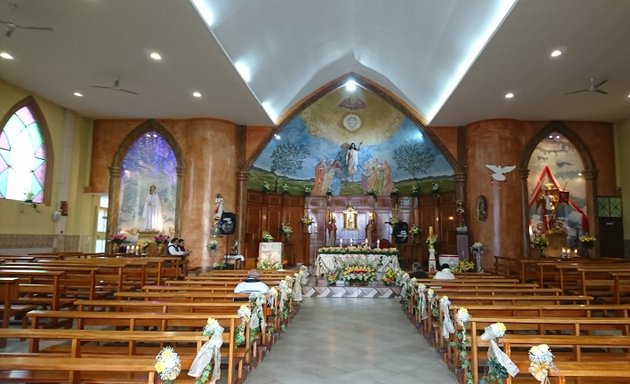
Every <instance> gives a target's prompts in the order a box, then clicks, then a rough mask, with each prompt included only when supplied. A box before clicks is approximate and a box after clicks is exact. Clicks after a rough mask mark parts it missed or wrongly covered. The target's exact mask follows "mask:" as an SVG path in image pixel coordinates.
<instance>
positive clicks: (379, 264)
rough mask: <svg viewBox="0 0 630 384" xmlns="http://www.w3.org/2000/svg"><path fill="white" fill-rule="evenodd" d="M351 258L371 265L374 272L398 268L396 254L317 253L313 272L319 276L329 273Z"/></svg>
mask: <svg viewBox="0 0 630 384" xmlns="http://www.w3.org/2000/svg"><path fill="white" fill-rule="evenodd" d="M351 260H360V261H362V262H366V263H367V264H370V265H373V266H374V268H375V269H376V272H383V273H384V272H385V271H387V269H388V268H400V264H398V255H392V254H389V255H384V254H371V253H358V254H357V253H348V254H343V253H341V254H340V253H335V254H330V253H320V254H318V255H317V260H316V265H317V268H316V270H315V273H316V275H317V276H321V275H323V274H326V273H330V272H333V271H335V270H336V269H338V268H339V267H341V266H342V265H343V264H344V263H348V262H349V261H351Z"/></svg>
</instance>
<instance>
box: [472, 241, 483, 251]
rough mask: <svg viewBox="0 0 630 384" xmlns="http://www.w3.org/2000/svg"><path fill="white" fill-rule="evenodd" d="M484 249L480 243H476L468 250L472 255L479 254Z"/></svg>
mask: <svg viewBox="0 0 630 384" xmlns="http://www.w3.org/2000/svg"><path fill="white" fill-rule="evenodd" d="M484 248H485V246H484V245H483V244H482V243H481V242H479V241H477V242H476V243H474V244H473V245H472V246H471V247H470V250H471V251H473V252H474V253H481V251H483V249H484Z"/></svg>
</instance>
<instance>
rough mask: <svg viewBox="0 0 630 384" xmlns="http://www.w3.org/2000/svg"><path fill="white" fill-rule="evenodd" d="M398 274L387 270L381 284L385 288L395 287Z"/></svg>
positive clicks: (392, 270)
mask: <svg viewBox="0 0 630 384" xmlns="http://www.w3.org/2000/svg"><path fill="white" fill-rule="evenodd" d="M397 276H398V272H397V271H396V270H395V269H394V268H387V270H386V271H385V275H383V284H385V285H387V286H392V285H396V280H397Z"/></svg>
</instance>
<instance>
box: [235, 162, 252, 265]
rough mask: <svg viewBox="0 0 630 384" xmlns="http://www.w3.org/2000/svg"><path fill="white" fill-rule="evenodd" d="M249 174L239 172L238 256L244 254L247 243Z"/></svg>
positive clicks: (237, 202) (237, 186) (237, 209)
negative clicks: (246, 224)
mask: <svg viewBox="0 0 630 384" xmlns="http://www.w3.org/2000/svg"><path fill="white" fill-rule="evenodd" d="M248 178H249V173H248V172H243V171H239V172H238V176H237V183H236V193H237V198H236V204H237V207H236V212H238V214H237V215H238V217H237V222H238V225H237V226H236V237H237V238H238V254H239V255H242V254H243V246H244V241H245V229H246V228H245V221H246V220H247V179H248Z"/></svg>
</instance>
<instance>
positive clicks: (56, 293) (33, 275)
mask: <svg viewBox="0 0 630 384" xmlns="http://www.w3.org/2000/svg"><path fill="white" fill-rule="evenodd" d="M64 275H65V272H64V271H57V270H39V269H4V268H0V277H19V278H20V280H21V281H25V282H29V283H33V282H39V281H44V282H50V283H51V284H52V290H51V297H50V299H49V300H46V303H50V309H52V310H53V311H54V310H57V309H59V297H60V296H61V289H60V286H61V284H60V280H61V278H62V277H63V276H64ZM31 303H33V304H42V303H44V301H43V300H37V302H35V301H30V302H25V304H31Z"/></svg>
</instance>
